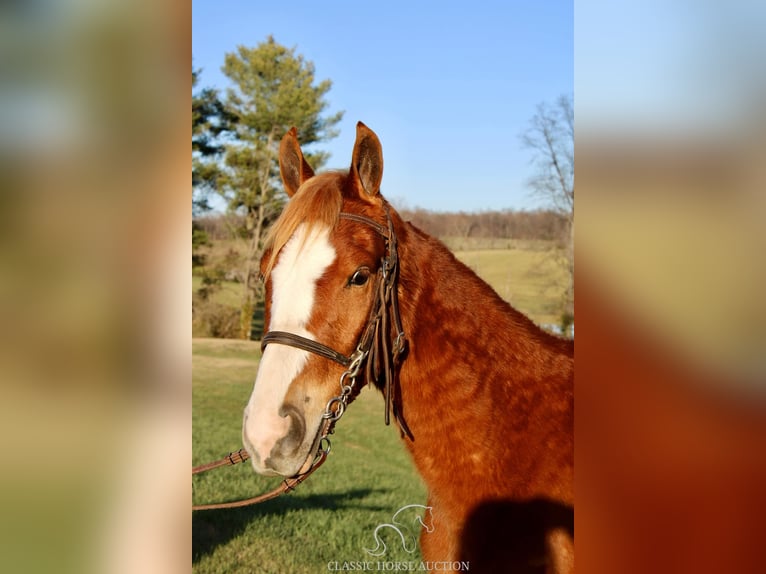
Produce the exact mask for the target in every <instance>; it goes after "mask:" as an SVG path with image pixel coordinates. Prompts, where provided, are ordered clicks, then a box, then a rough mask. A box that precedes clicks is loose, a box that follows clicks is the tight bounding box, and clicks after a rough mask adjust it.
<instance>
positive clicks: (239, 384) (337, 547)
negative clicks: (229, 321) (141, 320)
mask: <svg viewBox="0 0 766 574" xmlns="http://www.w3.org/2000/svg"><path fill="white" fill-rule="evenodd" d="M259 356H260V351H259V348H258V345H257V343H251V342H247V341H228V340H220V339H216V340H213V339H195V340H194V342H193V365H192V367H193V380H192V400H193V420H192V441H193V464H194V465H197V464H201V463H203V462H208V461H210V460H213V459H217V458H220V457H221V456H223V455H224V454H226V453H227V452H229V451H231V450H236V449H238V448H239V447H240V446H241V438H240V433H241V421H242V412H243V409H244V407H245V404H246V403H247V400H248V398H249V396H250V392H251V390H252V385H253V380H254V378H255V373H256V370H257V366H258V359H259ZM278 483H279V481H278V480H276V479H273V478H265V477H261V476H258V475H256V474H255V473H254V472H253V471H252V467H251V466H250V465H249V464H248V463H245V464H242V465H238V466H235V467H225V468H221V469H217V470H214V471H211V472H209V473H206V474H203V475H199V476H197V477H194V479H193V491H194V494H193V497H194V502H195V503H204V502H214V501H215V502H217V501H222V500H231V499H236V498H244V497H250V496H254V495H256V494H259V493H261V492H265V491H267V490H271V489H272V488H274V487H275V486H277V485H278ZM425 497H426V491H425V488H424V486H423V484H422V482H421V480H420V478H419V477H418V475H417V474H416V472H415V470H414V468H413V466H412V463H411V461H410V458H409V455H408V454H407V452H406V450H405V449H404V447H403V445H402V444H401V443H400V439H399V435H398V432H397V430H396V428H395V427H386V426H385V425H384V424H383V399H382V397H381V396H380V394H379V393H378V392H377V391H373V390H371V389H364V390H363V391H362V393H361V395H360V396H359V398H358V399H357V400H356V401H355V402H354V403H352V404H351V405H350V407H349V409H348V410H347V412H346V414H345V415H344V417H343V418H342V419H341V420H340V421H339V423H338V426H337V427H336V432H335V435H333V437H332V452H331V453H330V455H329V457H328V460H327V462H326V463H325V464H324V466H323V467H322V468H321V469H319V470H318V471H317V472H316V473H315V474H314V475H312V476H311V478H309V479H308V480H307V481H306V482H305V483H303V484H302V485H300V486H299V487H298V489H297V490H296V491H295V492H292V493H290V494H287V495H283V496H281V497H279V498H277V499H274V500H271V501H269V502H265V503H263V504H260V505H257V506H253V507H249V508H240V509H231V510H212V511H198V512H195V513H194V514H193V517H192V520H193V523H192V524H193V532H192V560H193V571H194V572H196V573H200V574H201V573H208V572H210V573H213V572H216V573H224V572H253V573H260V572H264V573H275V574H276V573H316V572H327V571H328V568H327V564H328V563H329V562H331V561H338V562H340V563H342V562H344V561H367V562H373V564H374V563H376V562H377V561H378V560H385V561H392V560H393V561H404V562H408V561H414V562H417V561H419V560H420V555H419V553H415V554H407V553H405V552H404V551H403V550H402V549H401V547H400V546H397V544H396V541H395V540H394V539H393V538H390V539H389V538H384V540H386V541H387V542H388V547H389V552H388V554H387V555H386V556H385V558H375V557H373V556H370V555H368V554H367V553H366V552H365V548H372V547H374V538H373V532H374V530H375V527H376V526H377V525H379V524H382V523H385V522H389V521H390V520H391V516H392V515H393V513H394V512H396V511H397V510H398V509H399V508H401V507H402V506H404V505H406V504H424V503H425ZM384 536H387V535H384Z"/></svg>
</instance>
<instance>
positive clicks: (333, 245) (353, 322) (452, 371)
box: [243, 122, 574, 572]
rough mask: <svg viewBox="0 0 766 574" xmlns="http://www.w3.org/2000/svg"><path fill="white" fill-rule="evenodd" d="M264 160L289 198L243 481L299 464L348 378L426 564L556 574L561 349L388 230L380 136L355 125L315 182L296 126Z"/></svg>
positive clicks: (487, 291)
mask: <svg viewBox="0 0 766 574" xmlns="http://www.w3.org/2000/svg"><path fill="white" fill-rule="evenodd" d="M279 162H280V172H281V175H282V180H283V183H284V188H285V191H286V192H287V195H288V196H289V198H290V200H289V201H288V203H287V205H286V207H285V209H284V211H283V213H282V214H281V216H280V218H279V219H278V221H277V222H276V223H275V225H274V226H273V228H272V231H271V234H270V237H269V239H268V240H267V248H266V251H265V254H264V256H263V259H262V261H261V272H262V274H263V277H264V280H265V282H266V322H265V325H266V326H267V331H268V332H267V333H266V335H265V336H264V345H265V347H264V351H263V356H262V358H261V362H260V365H259V368H258V374H257V377H256V380H255V385H254V389H253V393H252V396H251V398H250V401H249V403H248V405H247V408H246V409H245V413H244V423H243V441H244V445H245V448H246V449H247V451H248V453H249V454H250V457H251V458H252V464H253V467H254V468H255V470H256V471H257V472H258V473H261V474H266V475H281V476H291V475H295V474H296V473H299V472H302V471H305V470H306V468H307V467H308V465H310V462H311V460H312V459H313V456H314V453H315V452H316V448H317V444H318V442H319V437H320V435H321V429H322V428H323V425H324V424H325V421H326V420H327V418H328V412H329V411H333V412H336V411H337V410H341V412H340V413H337V416H339V415H340V414H342V408H343V407H345V404H346V402H350V401H351V400H353V398H354V397H355V396H356V394H357V393H358V391H359V388H360V387H361V384H359V385H354V384H353V382H354V381H353V379H355V378H356V377H357V376H358V377H359V378H360V380H361V382H369V383H371V384H373V385H375V386H378V387H379V388H380V390H381V391H384V392H385V394H386V397H387V400H386V405H387V406H386V408H387V411H388V410H389V409H390V411H391V414H393V415H394V417H395V418H396V421H397V423H398V424H399V426H400V428H401V435H402V440H403V442H404V444H405V445H406V447H407V449H408V450H409V452H410V453H411V455H412V459H413V460H414V463H415V466H416V468H417V470H418V471H419V473H420V474H421V476H422V477H423V480H424V481H425V483H426V485H427V487H428V506H430V507H431V508H432V513H433V528H432V529H431V530H432V531H431V532H428V531H426V530H423V531H422V532H421V537H420V544H421V551H422V555H423V558H424V560H425V561H429V562H443V561H450V562H454V561H464V562H466V561H467V562H469V564H470V571H471V572H480V571H485V572H572V571H573V570H574V550H573V540H574V538H573V537H574V532H573V531H574V518H573V505H574V492H573V474H574V463H573V454H574V453H573V446H574V445H573V402H574V399H573V379H574V344H573V342H572V341H568V340H565V339H561V338H558V337H556V336H553V335H551V334H548V333H546V332H544V331H543V330H541V329H540V328H538V327H537V326H536V325H535V324H534V323H532V321H531V320H529V319H528V318H527V317H525V316H524V315H522V314H521V313H520V312H518V311H516V310H515V309H513V308H512V307H511V306H510V305H509V304H508V303H507V302H505V301H504V300H503V299H501V298H500V296H498V295H497V294H496V293H495V292H494V291H493V290H492V288H491V287H490V286H489V285H487V283H485V282H484V281H483V280H481V279H480V278H479V277H478V276H476V274H475V273H473V272H472V271H471V270H470V269H469V268H468V267H466V266H465V265H464V264H462V263H461V262H460V261H458V260H457V259H456V258H455V256H454V255H453V254H452V253H451V252H450V251H449V250H448V249H447V248H446V247H445V246H444V245H443V244H442V243H440V242H439V241H437V240H436V239H434V238H432V237H429V236H428V235H427V234H425V233H423V232H422V231H420V230H419V229H417V228H416V227H415V226H413V225H412V224H410V223H407V222H405V221H403V220H402V219H401V217H400V216H399V215H398V214H397V212H396V211H395V210H394V209H393V208H391V206H390V205H389V204H388V203H387V202H386V200H385V199H384V198H383V197H382V196H381V194H380V183H381V179H382V176H383V156H382V149H381V145H380V141H379V140H378V137H377V136H376V135H375V133H374V132H372V131H371V130H370V129H369V128H367V127H366V126H365V125H364V124H362V123H361V122H360V123H359V124H358V125H357V135H356V142H355V144H354V150H353V153H352V163H351V168H350V169H349V171H348V172H327V173H323V174H319V175H314V172H313V170H312V168H311V167H310V166H309V165H308V163H307V162H306V160H305V159H304V157H303V153H302V152H301V149H300V146H299V143H298V139H297V132H296V130H295V128H293V129H292V130H290V131H289V132H288V133H287V134H286V135H285V136H284V138H283V139H282V143H281V146H280V153H279ZM376 313H377V315H376ZM381 314H382V315H383V316H384V317H383V321H382V322H381V321H378V322H377V327H370V325H371V323H372V322H373V319H375V317H377V318H378V319H380V316H381ZM371 333H372V334H371ZM360 341H363V342H365V343H364V345H363V343H362V342H360ZM363 346H364V349H363V351H366V350H369V353H368V352H362V353H357V354H356V355H355V351H359V349H360V347H363ZM373 355H375V357H373ZM381 356H382V358H381ZM354 360H355V361H356V364H355V365H352V366H351V367H350V368H348V369H346V370H345V375H344V376H341V375H342V374H343V373H344V366H345V367H348V366H349V363H350V362H352V361H354ZM365 362H366V363H368V364H367V365H364V363H365ZM359 363H362V365H360V364H359ZM371 363H375V364H374V365H372V364H371ZM362 366H363V367H364V368H361V367H362ZM354 367H356V369H354ZM349 370H354V372H353V373H351V375H352V384H351V385H350V386H349V385H346V387H347V391H348V393H347V392H346V391H344V393H343V395H346V394H348V396H347V397H346V396H344V397H343V401H342V402H343V405H335V406H334V407H333V408H331V406H330V405H333V402H334V401H335V402H338V399H339V398H340V397H337V396H336V395H338V380H339V377H341V386H343V385H344V380H343V379H344V377H345V376H346V375H348V374H349ZM346 382H348V381H346ZM333 412H329V416H330V417H331V418H332V415H333Z"/></svg>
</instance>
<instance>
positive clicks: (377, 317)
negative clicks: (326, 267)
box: [192, 207, 413, 510]
mask: <svg viewBox="0 0 766 574" xmlns="http://www.w3.org/2000/svg"><path fill="white" fill-rule="evenodd" d="M385 209H386V221H387V226H383V225H381V224H379V223H378V222H377V221H375V220H373V219H371V218H369V217H366V216H364V215H357V214H355V213H346V212H341V213H340V218H341V219H347V220H349V221H355V222H357V223H361V224H364V225H367V226H369V227H371V228H372V229H374V230H375V231H376V232H377V233H378V234H379V235H380V236H382V237H383V239H384V241H385V244H386V254H385V255H384V257H383V258H382V259H381V261H380V267H379V269H378V273H377V276H376V282H375V286H374V288H373V301H372V307H371V308H370V315H369V317H368V319H367V324H366V326H365V327H364V329H363V330H362V334H361V336H360V337H359V340H358V341H357V345H356V350H355V351H354V352H353V353H352V354H351V355H345V354H343V353H341V352H340V351H337V350H335V349H333V348H331V347H328V346H327V345H324V344H322V343H319V342H317V341H314V340H312V339H308V338H306V337H302V336H300V335H296V334H295V333H290V332H287V331H269V332H268V333H266V334H264V336H263V338H262V339H261V350H262V351H263V350H264V349H265V348H266V346H267V345H270V344H279V345H287V346H290V347H295V348H298V349H302V350H304V351H308V352H309V353H313V354H315V355H319V356H320V357H324V358H325V359H328V360H330V361H333V362H335V363H338V364H340V365H342V366H343V367H346V371H344V372H343V374H342V375H341V377H340V388H341V392H340V394H339V395H338V396H336V397H333V398H332V399H330V400H329V401H328V403H327V405H326V407H325V412H324V413H323V414H322V419H323V422H322V424H321V425H320V427H319V430H318V431H317V436H316V438H315V439H314V442H315V445H316V446H315V448H316V451H315V454H314V458H313V459H312V460H311V461H310V462H309V460H307V461H306V462H305V463H304V465H303V467H301V471H300V472H299V473H298V474H296V475H294V476H291V477H289V478H286V479H285V480H284V481H283V482H282V484H281V485H280V486H279V487H277V488H275V489H274V490H271V491H269V492H267V493H265V494H261V495H259V496H255V497H253V498H247V499H244V500H236V501H233V502H223V503H217V504H202V505H195V506H192V510H213V509H221V508H236V507H241V506H248V505H251V504H258V503H260V502H264V501H266V500H271V499H272V498H276V497H277V496H280V495H281V494H284V493H286V492H289V491H291V490H293V489H295V487H297V486H298V485H299V484H300V483H301V482H303V481H304V480H306V479H307V478H308V477H309V476H310V475H311V474H313V473H314V472H315V471H316V470H317V469H318V468H319V467H320V466H322V464H324V462H325V460H326V459H327V455H328V454H329V452H330V446H331V444H330V439H329V438H328V435H330V434H332V433H333V432H334V427H335V423H336V422H337V421H338V420H339V419H340V418H341V416H343V413H344V412H345V410H346V407H347V406H348V403H349V402H350V400H351V394H352V393H353V391H354V388H355V385H356V379H357V377H358V376H359V374H360V372H361V370H362V368H364V369H365V379H366V381H367V383H368V384H375V385H377V386H378V387H382V390H383V395H384V398H385V403H386V406H385V423H386V425H388V424H390V422H391V419H390V413H391V411H393V413H394V418H395V419H396V422H397V424H398V425H399V428H400V429H401V431H402V435H406V436H408V437H409V438H410V439H412V438H413V437H412V433H411V432H410V429H409V428H408V427H407V424H406V423H405V421H404V419H403V418H402V416H401V413H400V405H399V404H398V401H397V397H395V396H394V393H395V384H394V383H395V381H394V379H395V377H396V371H397V369H398V366H399V362H400V358H401V355H402V354H403V353H404V351H405V348H406V339H405V336H404V331H403V329H402V322H401V316H400V314H399V297H398V290H397V284H398V278H399V256H398V251H397V241H396V234H395V233H394V226H393V222H392V221H391V215H390V213H389V211H388V208H387V207H386V208H385ZM392 327H393V332H394V334H395V338H394V340H393V342H392V341H390V340H389V339H390V332H391V328H392ZM346 381H348V382H346ZM248 458H250V456H249V455H248V453H247V451H246V450H245V449H239V450H238V451H236V452H233V453H229V454H228V455H227V456H225V457H223V458H222V459H219V460H217V461H214V462H211V463H208V464H204V465H200V466H197V467H194V468H193V469H192V475H195V474H198V473H202V472H206V471H208V470H212V469H214V468H219V467H221V466H229V465H234V464H238V463H240V462H244V461H245V460H247V459H248ZM307 466H308V468H306V467H307Z"/></svg>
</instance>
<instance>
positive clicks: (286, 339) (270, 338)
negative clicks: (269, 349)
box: [261, 331, 351, 367]
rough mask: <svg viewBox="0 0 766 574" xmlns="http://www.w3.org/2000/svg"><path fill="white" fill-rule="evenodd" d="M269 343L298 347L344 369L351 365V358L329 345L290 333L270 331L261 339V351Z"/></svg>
mask: <svg viewBox="0 0 766 574" xmlns="http://www.w3.org/2000/svg"><path fill="white" fill-rule="evenodd" d="M269 343H279V344H281V345H287V346H289V347H297V348H298V349H303V350H304V351H308V352H309V353H314V354H315V355H319V356H321V357H324V358H325V359H330V360H331V361H335V362H336V363H340V364H341V365H343V366H344V367H348V366H349V365H350V364H351V357H347V356H346V355H344V354H342V353H339V352H338V351H336V350H335V349H331V348H330V347H328V346H327V345H323V344H322V343H317V342H316V341H314V340H312V339H307V338H306V337H302V336H300V335H296V334H295V333H288V332H287V331H269V332H268V333H266V334H265V335H264V336H263V338H262V339H261V351H263V350H264V349H265V348H266V345H268V344H269Z"/></svg>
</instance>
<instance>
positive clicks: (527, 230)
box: [194, 207, 568, 245]
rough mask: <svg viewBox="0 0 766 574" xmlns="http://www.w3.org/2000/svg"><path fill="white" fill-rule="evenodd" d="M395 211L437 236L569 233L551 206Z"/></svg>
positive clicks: (236, 224)
mask: <svg viewBox="0 0 766 574" xmlns="http://www.w3.org/2000/svg"><path fill="white" fill-rule="evenodd" d="M397 211H398V212H399V214H400V215H401V216H402V218H403V219H404V220H405V221H409V222H411V223H412V224H413V225H415V226H416V227H418V228H420V229H422V230H423V231H425V232H426V233H428V234H429V235H433V236H435V237H438V238H440V239H446V238H472V237H478V238H487V239H528V240H541V241H553V242H555V243H556V244H558V245H561V244H562V243H563V242H565V240H566V234H567V233H568V224H567V220H566V217H565V216H563V215H562V214H561V213H559V212H557V211H554V210H552V209H537V210H530V211H527V210H513V209H502V210H483V211H478V212H465V211H459V212H440V211H432V210H429V209H424V208H420V207H418V208H404V209H397ZM194 222H195V227H196V228H197V229H199V230H200V231H202V232H204V234H205V235H206V236H207V238H208V239H209V240H211V241H224V240H228V239H231V236H232V229H242V228H243V227H244V224H245V222H244V217H243V216H242V215H238V214H236V213H235V214H225V213H209V214H206V215H203V216H200V217H197V218H195V220H194Z"/></svg>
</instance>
